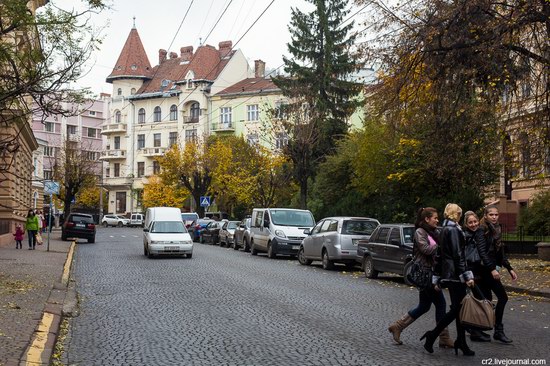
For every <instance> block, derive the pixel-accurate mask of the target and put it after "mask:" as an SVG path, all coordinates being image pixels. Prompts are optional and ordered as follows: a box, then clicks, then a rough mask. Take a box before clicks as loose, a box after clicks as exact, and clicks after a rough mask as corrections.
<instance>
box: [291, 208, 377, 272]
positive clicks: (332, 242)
mask: <svg viewBox="0 0 550 366" xmlns="http://www.w3.org/2000/svg"><path fill="white" fill-rule="evenodd" d="M378 225H380V223H379V222H378V220H375V219H371V218H368V217H327V218H325V219H323V220H321V221H319V222H318V223H317V225H315V227H314V228H313V229H312V230H309V229H306V230H304V233H305V234H308V236H307V237H306V238H305V239H304V240H303V241H302V244H301V245H300V250H299V251H298V261H299V262H300V264H303V265H310V264H311V262H312V261H322V263H323V268H324V269H328V270H330V269H333V268H334V263H343V264H345V265H346V266H347V267H349V268H353V267H354V266H355V265H356V263H357V262H356V257H357V243H358V241H359V240H365V239H366V240H368V239H369V237H370V235H371V234H372V232H373V231H374V229H376V227H377V226H378Z"/></svg>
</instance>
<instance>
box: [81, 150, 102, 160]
mask: <svg viewBox="0 0 550 366" xmlns="http://www.w3.org/2000/svg"><path fill="white" fill-rule="evenodd" d="M84 158H85V159H86V160H90V161H95V160H98V159H99V153H98V152H96V151H84Z"/></svg>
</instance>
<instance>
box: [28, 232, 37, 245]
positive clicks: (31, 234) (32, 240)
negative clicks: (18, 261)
mask: <svg viewBox="0 0 550 366" xmlns="http://www.w3.org/2000/svg"><path fill="white" fill-rule="evenodd" d="M27 233H28V234H27V236H28V237H29V248H34V247H35V246H36V230H27Z"/></svg>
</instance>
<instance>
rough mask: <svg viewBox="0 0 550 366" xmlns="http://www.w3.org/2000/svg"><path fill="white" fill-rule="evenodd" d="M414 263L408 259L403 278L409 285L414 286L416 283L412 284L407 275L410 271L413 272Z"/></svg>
mask: <svg viewBox="0 0 550 366" xmlns="http://www.w3.org/2000/svg"><path fill="white" fill-rule="evenodd" d="M412 265H413V261H408V262H407V264H405V268H403V280H404V281H405V284H406V285H409V286H414V284H412V283H411V282H410V281H409V279H408V278H407V276H408V275H409V272H411V267H412Z"/></svg>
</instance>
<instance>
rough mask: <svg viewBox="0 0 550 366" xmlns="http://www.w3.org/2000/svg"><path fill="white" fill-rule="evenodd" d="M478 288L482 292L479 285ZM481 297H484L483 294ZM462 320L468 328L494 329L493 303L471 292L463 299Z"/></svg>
mask: <svg viewBox="0 0 550 366" xmlns="http://www.w3.org/2000/svg"><path fill="white" fill-rule="evenodd" d="M476 289H477V290H478V292H479V293H480V294H481V291H479V288H478V287H477V286H476ZM481 297H483V295H481ZM460 322H461V323H462V325H463V326H464V327H466V328H472V329H478V330H491V329H493V328H494V326H495V310H494V308H493V304H492V303H491V302H490V301H489V300H487V299H485V298H484V297H483V298H482V299H481V300H478V299H476V298H475V297H474V296H473V295H472V293H471V292H469V293H468V294H467V295H466V296H465V297H464V299H463V300H462V307H461V308H460Z"/></svg>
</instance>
